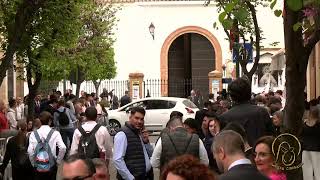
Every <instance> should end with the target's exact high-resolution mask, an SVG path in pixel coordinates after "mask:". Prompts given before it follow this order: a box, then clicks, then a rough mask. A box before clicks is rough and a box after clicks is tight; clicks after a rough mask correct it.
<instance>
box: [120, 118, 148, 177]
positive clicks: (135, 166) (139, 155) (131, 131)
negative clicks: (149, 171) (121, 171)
mask: <svg viewBox="0 0 320 180" xmlns="http://www.w3.org/2000/svg"><path fill="white" fill-rule="evenodd" d="M122 131H123V132H124V133H125V134H126V137H127V144H128V145H127V151H126V154H125V156H124V161H125V163H126V166H127V168H128V170H129V171H130V173H131V174H132V175H133V176H134V177H135V178H136V179H137V177H145V176H146V163H145V159H144V152H143V146H142V141H141V139H140V137H139V134H140V132H139V130H137V129H135V128H134V127H132V126H131V125H130V124H129V123H127V122H126V124H125V126H123V128H122ZM118 179H121V178H119V176H118Z"/></svg>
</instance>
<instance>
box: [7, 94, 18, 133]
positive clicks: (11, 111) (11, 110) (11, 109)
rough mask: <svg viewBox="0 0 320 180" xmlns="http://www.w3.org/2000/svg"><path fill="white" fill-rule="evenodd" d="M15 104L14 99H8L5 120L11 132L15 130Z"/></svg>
mask: <svg viewBox="0 0 320 180" xmlns="http://www.w3.org/2000/svg"><path fill="white" fill-rule="evenodd" d="M16 107H17V102H16V100H15V99H14V98H10V99H9V109H8V112H7V119H8V122H9V127H10V129H11V130H16V129H17V117H16Z"/></svg>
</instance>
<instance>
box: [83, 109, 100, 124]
mask: <svg viewBox="0 0 320 180" xmlns="http://www.w3.org/2000/svg"><path fill="white" fill-rule="evenodd" d="M85 116H86V117H87V119H88V120H92V121H95V120H96V119H97V116H98V112H97V109H96V108H95V107H88V108H87V109H86V111H85Z"/></svg>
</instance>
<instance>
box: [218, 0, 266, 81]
mask: <svg viewBox="0 0 320 180" xmlns="http://www.w3.org/2000/svg"><path fill="white" fill-rule="evenodd" d="M216 2H217V7H218V10H219V12H220V15H219V22H220V23H221V24H222V26H223V28H224V31H225V33H226V35H227V37H228V40H229V43H230V49H233V50H234V51H235V54H236V62H237V63H236V68H237V77H239V65H241V69H242V72H243V73H244V75H245V76H246V77H247V78H248V79H249V81H250V83H251V82H252V76H253V74H254V73H255V72H256V70H257V68H258V64H259V60H260V49H261V47H260V41H261V30H260V28H259V25H258V20H257V15H256V7H257V6H259V5H264V4H265V3H262V2H259V1H250V0H216ZM214 26H215V27H216V23H215V24H214ZM240 41H241V43H240ZM246 43H249V44H250V45H251V46H252V47H255V51H256V57H255V58H254V60H253V67H252V68H251V69H250V71H248V69H247V64H248V63H249V61H250V58H253V57H252V55H251V54H250V52H248V49H247V48H245V44H246Z"/></svg>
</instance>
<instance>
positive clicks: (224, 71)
mask: <svg viewBox="0 0 320 180" xmlns="http://www.w3.org/2000/svg"><path fill="white" fill-rule="evenodd" d="M226 68H227V66H226V65H225V64H223V65H222V70H223V76H222V77H224V78H225V77H226Z"/></svg>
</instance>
